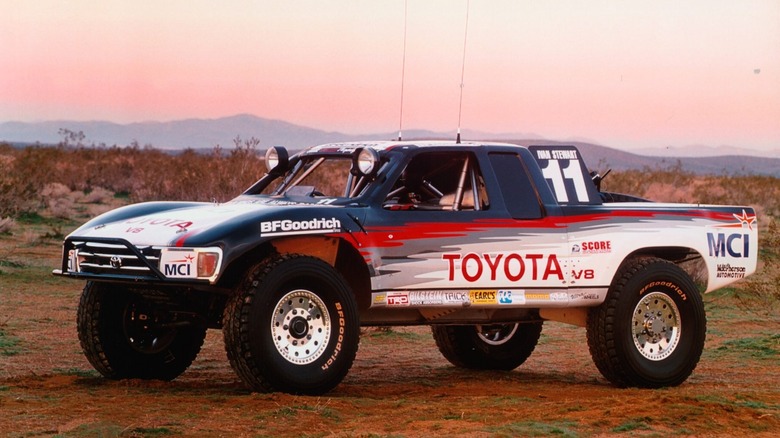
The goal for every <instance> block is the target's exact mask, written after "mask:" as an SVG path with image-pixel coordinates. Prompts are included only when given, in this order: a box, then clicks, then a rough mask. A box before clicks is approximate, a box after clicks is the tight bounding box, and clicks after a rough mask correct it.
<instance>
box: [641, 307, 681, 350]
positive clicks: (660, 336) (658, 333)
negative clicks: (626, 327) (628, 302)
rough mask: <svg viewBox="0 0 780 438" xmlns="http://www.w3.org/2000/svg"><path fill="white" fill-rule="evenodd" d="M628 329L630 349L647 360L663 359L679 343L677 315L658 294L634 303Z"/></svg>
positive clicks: (679, 325)
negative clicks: (632, 348) (633, 346)
mask: <svg viewBox="0 0 780 438" xmlns="http://www.w3.org/2000/svg"><path fill="white" fill-rule="evenodd" d="M632 325H633V335H634V336H633V337H634V345H635V346H636V348H637V350H638V351H639V354H641V355H642V356H644V357H646V358H647V359H650V360H654V361H658V360H663V359H665V358H667V357H668V356H669V355H670V354H672V353H673V352H674V350H675V349H676V348H677V345H678V343H679V342H680V335H681V332H680V329H681V324H680V311H679V310H678V309H677V305H676V304H674V301H672V299H671V298H669V296H668V295H666V294H664V293H662V292H652V293H650V294H649V295H647V296H646V297H644V298H643V299H642V300H640V301H639V302H638V303H637V305H636V308H635V309H634V317H633V320H632Z"/></svg>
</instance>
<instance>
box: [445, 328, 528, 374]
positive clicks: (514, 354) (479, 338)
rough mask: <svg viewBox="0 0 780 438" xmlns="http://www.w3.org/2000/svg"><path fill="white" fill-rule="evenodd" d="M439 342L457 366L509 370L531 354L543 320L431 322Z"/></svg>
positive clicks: (446, 354) (447, 357)
mask: <svg viewBox="0 0 780 438" xmlns="http://www.w3.org/2000/svg"><path fill="white" fill-rule="evenodd" d="M431 330H432V331H433V338H434V339H435V340H436V346H437V347H439V351H440V352H441V354H442V355H443V356H444V358H445V359H447V360H448V361H450V363H452V364H453V365H455V366H458V367H462V368H471V369H481V370H504V371H509V370H513V369H515V368H517V367H519V366H520V365H521V364H522V363H523V362H525V360H526V359H528V357H529V356H530V355H531V353H532V352H533V351H534V348H536V344H537V342H539V336H540V335H541V333H542V322H532V323H515V324H490V325H434V326H431Z"/></svg>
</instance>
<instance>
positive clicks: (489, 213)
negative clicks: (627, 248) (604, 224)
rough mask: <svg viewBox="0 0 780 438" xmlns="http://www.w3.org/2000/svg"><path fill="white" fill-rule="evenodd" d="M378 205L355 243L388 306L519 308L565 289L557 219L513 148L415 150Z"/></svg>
mask: <svg viewBox="0 0 780 438" xmlns="http://www.w3.org/2000/svg"><path fill="white" fill-rule="evenodd" d="M510 149H514V148H510ZM523 152H525V153H527V152H528V151H527V150H523ZM382 207H383V208H381V209H373V211H372V212H371V213H369V215H368V217H367V218H366V227H365V228H366V230H367V232H368V235H367V237H366V238H365V242H364V248H365V255H366V257H367V259H370V262H371V263H372V266H373V268H374V271H375V272H374V274H375V275H374V276H373V277H372V289H373V290H374V292H375V293H377V292H387V294H386V299H387V303H386V304H387V305H394V304H397V305H442V304H444V305H446V304H453V305H472V304H473V305H496V306H500V305H510V304H515V305H518V304H520V305H522V304H526V303H527V301H529V300H532V301H536V300H543V301H547V300H550V299H551V296H552V297H553V298H555V297H556V294H554V293H550V290H552V289H556V288H561V287H563V286H564V277H565V274H564V266H563V265H561V262H560V260H559V257H560V255H561V254H562V253H563V252H564V251H565V248H566V246H567V243H566V227H565V224H564V223H559V222H558V221H557V220H556V218H554V217H549V216H546V215H545V211H544V209H543V207H542V205H541V200H540V197H539V195H538V194H537V192H536V189H535V186H534V184H533V183H532V180H531V178H530V177H529V176H528V172H527V171H526V169H525V166H524V164H523V161H522V159H521V157H520V155H519V153H518V152H496V153H487V154H484V153H483V154H480V155H479V156H478V154H476V153H475V152H474V151H463V149H459V150H457V151H446V152H442V151H439V150H437V151H424V150H423V151H420V152H418V153H417V154H416V155H415V156H414V157H413V158H412V159H411V160H410V161H409V162H408V164H407V165H406V166H405V168H404V170H403V172H401V173H400V174H399V176H398V177H397V179H396V181H394V182H392V183H391V184H390V189H389V191H388V193H387V196H386V199H385V200H384V203H383V206H382ZM537 290H538V291H539V292H536V291H537ZM563 295H565V294H563Z"/></svg>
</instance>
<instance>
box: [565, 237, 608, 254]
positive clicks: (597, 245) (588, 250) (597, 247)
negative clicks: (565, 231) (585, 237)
mask: <svg viewBox="0 0 780 438" xmlns="http://www.w3.org/2000/svg"><path fill="white" fill-rule="evenodd" d="M571 252H572V253H573V254H606V253H610V252H612V241H611V240H593V241H585V242H580V243H575V244H574V245H573V246H572V249H571Z"/></svg>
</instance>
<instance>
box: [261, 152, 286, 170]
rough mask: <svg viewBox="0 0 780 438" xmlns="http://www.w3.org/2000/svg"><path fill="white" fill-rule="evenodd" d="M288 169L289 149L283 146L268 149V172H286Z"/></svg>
mask: <svg viewBox="0 0 780 438" xmlns="http://www.w3.org/2000/svg"><path fill="white" fill-rule="evenodd" d="M285 167H287V149H285V148H283V147H281V146H274V147H272V148H268V150H267V151H266V152H265V168H266V169H267V170H268V172H269V173H270V172H272V171H274V170H284V168H285Z"/></svg>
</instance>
